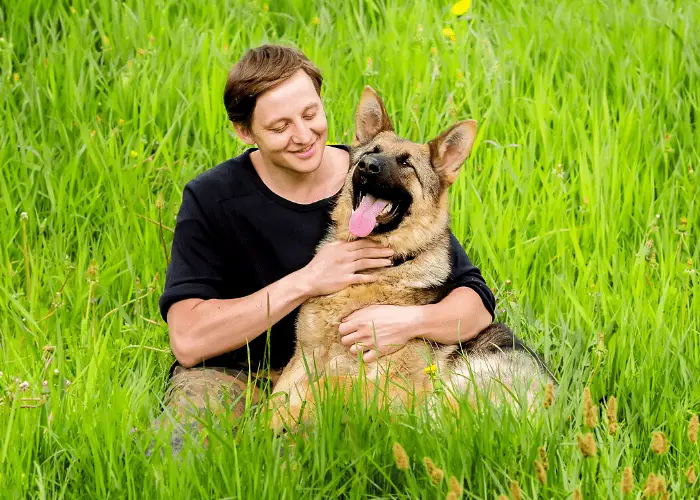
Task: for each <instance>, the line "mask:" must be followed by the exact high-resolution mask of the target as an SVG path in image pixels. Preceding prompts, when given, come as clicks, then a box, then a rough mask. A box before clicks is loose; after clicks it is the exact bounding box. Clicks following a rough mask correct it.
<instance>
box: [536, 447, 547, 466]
mask: <svg viewBox="0 0 700 500" xmlns="http://www.w3.org/2000/svg"><path fill="white" fill-rule="evenodd" d="M537 454H538V455H539V457H540V461H541V462H542V465H543V466H544V470H549V460H548V459H547V451H546V450H545V449H544V446H540V447H539V448H538V449H537Z"/></svg>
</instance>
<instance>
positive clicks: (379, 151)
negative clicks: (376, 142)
mask: <svg viewBox="0 0 700 500" xmlns="http://www.w3.org/2000/svg"><path fill="white" fill-rule="evenodd" d="M381 152H382V150H381V149H380V148H379V146H374V149H373V150H372V151H370V152H369V154H371V155H376V154H379V153H381Z"/></svg>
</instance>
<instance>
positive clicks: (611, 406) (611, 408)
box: [608, 396, 619, 436]
mask: <svg viewBox="0 0 700 500" xmlns="http://www.w3.org/2000/svg"><path fill="white" fill-rule="evenodd" d="M618 428H619V425H618V423H617V399H616V398H615V396H610V399H608V433H609V434H610V435H611V436H612V435H615V434H616V433H617V430H618Z"/></svg>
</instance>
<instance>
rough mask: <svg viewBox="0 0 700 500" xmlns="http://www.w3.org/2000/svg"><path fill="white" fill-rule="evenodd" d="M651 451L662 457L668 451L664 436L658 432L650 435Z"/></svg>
mask: <svg viewBox="0 0 700 500" xmlns="http://www.w3.org/2000/svg"><path fill="white" fill-rule="evenodd" d="M651 449H652V451H653V452H654V453H658V454H659V455H662V454H664V453H666V452H667V451H668V442H667V441H666V434H664V433H663V432H660V431H655V432H653V433H652V435H651Z"/></svg>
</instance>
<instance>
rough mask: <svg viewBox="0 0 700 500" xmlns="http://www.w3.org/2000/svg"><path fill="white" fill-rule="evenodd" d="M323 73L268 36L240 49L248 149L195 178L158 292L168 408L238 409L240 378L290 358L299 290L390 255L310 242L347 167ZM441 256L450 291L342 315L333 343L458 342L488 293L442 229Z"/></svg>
mask: <svg viewBox="0 0 700 500" xmlns="http://www.w3.org/2000/svg"><path fill="white" fill-rule="evenodd" d="M321 84H322V77H321V74H320V73H319V71H318V69H317V68H316V67H314V66H313V64H312V63H311V62H310V61H309V60H308V59H307V58H306V57H305V56H304V55H303V54H302V53H301V52H299V51H297V50H295V49H292V48H288V47H283V46H275V45H265V46H261V47H258V48H256V49H253V50H250V51H248V52H247V53H246V54H245V55H244V56H243V57H242V59H241V60H240V61H239V62H238V63H237V64H236V65H235V66H234V67H233V69H232V70H231V72H230V74H229V78H228V82H227V84H226V89H225V92H224V104H225V106H226V110H227V112H228V117H229V119H230V121H231V122H232V124H233V127H234V128H235V131H236V133H237V134H238V136H239V137H240V138H241V139H242V140H243V141H244V142H245V143H246V144H248V145H251V146H252V145H255V146H256V147H255V148H249V149H248V150H246V151H245V152H244V153H243V154H241V155H240V156H238V157H236V158H233V159H230V160H228V161H226V162H224V163H222V164H220V165H218V166H217V167H215V168H213V169H211V170H209V171H207V172H204V173H203V174H201V175H199V176H198V177H197V178H195V179H194V180H192V181H190V182H189V183H188V184H187V185H186V186H185V190H184V193H183V198H182V206H181V208H180V211H179V213H178V216H177V224H176V228H175V234H174V239H173V243H172V260H171V262H170V265H169V267H168V270H167V276H166V284H165V291H164V293H163V295H162V296H161V298H160V309H161V314H162V315H163V318H164V319H166V321H167V323H168V328H169V335H170V344H171V347H172V350H173V353H174V354H175V357H176V358H177V363H175V364H174V366H173V369H172V370H171V379H170V394H169V396H168V406H169V407H171V408H172V409H175V410H177V411H178V413H180V414H182V413H184V412H185V410H193V409H194V410H195V411H202V410H204V409H205V407H208V408H209V409H210V410H212V409H214V410H216V409H217V408H221V406H222V405H223V404H224V401H225V400H228V401H229V402H231V401H235V400H236V398H238V399H239V401H238V404H237V405H236V407H235V409H234V410H235V413H236V414H240V412H242V411H243V406H244V404H243V400H244V398H239V396H240V395H241V394H242V393H243V392H245V391H246V389H250V390H251V393H252V397H253V401H257V398H258V397H259V394H260V392H259V391H260V388H261V387H263V386H264V385H265V384H266V383H268V382H269V380H270V377H274V372H272V373H270V372H265V371H264V370H263V368H265V367H266V366H269V368H270V369H272V370H273V371H274V370H280V369H281V368H283V367H284V366H285V364H286V363H287V362H288V361H289V359H290V358H291V356H292V353H293V349H294V320H295V317H296V311H297V308H298V307H299V306H300V305H301V304H302V303H303V302H304V301H305V300H306V299H308V298H310V297H314V296H318V295H324V294H330V293H334V292H336V291H339V290H341V289H343V288H344V287H346V286H349V285H351V284H353V283H361V282H367V281H370V280H372V279H374V278H373V276H372V275H370V274H363V273H362V271H365V270H367V269H372V268H378V267H382V266H390V265H392V260H391V257H392V252H391V250H390V249H388V248H386V247H383V246H381V245H380V244H378V243H374V242H371V241H366V240H362V239H360V240H356V241H353V242H341V243H334V244H330V245H327V246H324V247H323V248H322V249H320V251H319V252H318V253H317V254H316V253H315V251H316V247H317V245H318V243H319V242H320V240H321V238H322V237H323V236H324V234H325V232H326V229H327V227H328V224H329V221H330V211H331V209H332V205H333V200H334V196H335V195H336V194H337V193H338V192H339V191H340V189H341V187H342V185H343V183H344V180H345V177H346V174H347V171H348V167H349V159H348V148H347V147H346V146H327V145H326V141H327V128H328V127H327V122H326V116H325V112H324V109H323V104H322V102H321V97H320V94H321ZM452 254H453V255H452V262H453V272H452V281H451V283H452V285H453V290H452V291H451V293H449V294H448V295H447V296H446V297H445V298H444V299H443V300H442V301H441V302H439V303H436V304H431V305H427V306H415V307H398V306H386V305H384V306H372V307H368V308H365V309H362V310H358V311H356V312H355V313H353V314H351V315H350V316H348V317H347V318H346V319H345V320H344V321H343V323H342V324H341V325H340V327H339V331H338V336H339V338H340V339H341V342H342V343H343V344H344V345H346V346H347V347H348V349H350V350H351V351H353V352H356V349H363V352H364V358H365V360H366V361H367V362H371V361H373V360H375V359H377V357H378V356H382V355H385V354H387V353H389V352H393V351H395V350H397V349H399V348H400V346H401V345H403V344H405V343H406V342H407V341H408V340H409V339H410V338H414V337H423V338H426V339H430V340H434V341H437V342H441V343H446V344H450V343H452V344H456V343H458V342H459V340H460V339H461V340H466V339H469V338H471V337H473V336H474V335H476V334H477V333H478V332H479V331H481V330H482V329H484V328H485V327H486V326H488V325H489V324H490V323H491V322H492V320H493V310H494V302H495V300H494V296H493V294H492V293H491V291H490V289H489V288H488V286H486V284H485V282H484V279H483V278H482V276H481V273H480V271H479V269H478V268H476V267H475V266H473V265H472V263H471V262H470V260H469V258H468V257H467V255H466V254H465V252H464V249H463V248H462V247H461V245H460V244H459V243H458V241H457V240H456V238H455V237H454V236H452ZM268 330H269V331H270V335H269V337H268V335H267V332H268ZM375 334H376V343H375ZM360 345H362V346H363V347H360ZM249 373H250V374H252V379H253V382H252V383H251V384H249V383H248V380H249ZM190 405H194V408H192V407H191V406H190Z"/></svg>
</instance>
